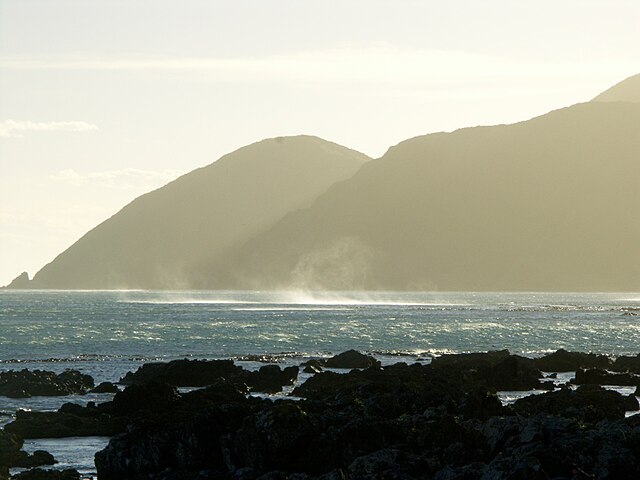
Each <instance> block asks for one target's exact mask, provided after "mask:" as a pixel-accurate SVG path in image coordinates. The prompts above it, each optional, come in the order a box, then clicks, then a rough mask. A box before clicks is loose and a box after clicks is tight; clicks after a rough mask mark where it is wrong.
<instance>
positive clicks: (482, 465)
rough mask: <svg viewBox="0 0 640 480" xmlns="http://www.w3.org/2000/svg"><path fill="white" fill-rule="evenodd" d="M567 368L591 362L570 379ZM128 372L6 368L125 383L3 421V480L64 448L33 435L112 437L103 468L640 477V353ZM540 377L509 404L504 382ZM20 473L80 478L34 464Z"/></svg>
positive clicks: (152, 475)
mask: <svg viewBox="0 0 640 480" xmlns="http://www.w3.org/2000/svg"><path fill="white" fill-rule="evenodd" d="M301 371H304V372H305V375H308V376H309V378H308V379H307V380H306V381H305V382H304V383H300V382H296V380H297V378H298V376H299V374H300V372H301ZM338 371H341V372H342V373H338ZM562 372H576V373H575V377H574V378H573V379H572V380H571V382H568V383H560V382H559V381H558V380H557V379H555V378H554V377H555V376H556V374H557V373H562ZM119 383H120V384H121V386H122V387H124V389H123V390H120V388H118V387H117V386H115V385H113V384H107V383H103V384H101V385H99V386H98V387H94V382H93V379H92V378H91V377H88V376H83V375H82V374H80V373H79V372H73V371H70V372H65V373H63V374H60V375H57V376H56V375H55V374H51V372H37V371H33V372H30V371H26V370H23V371H21V372H5V373H2V374H0V395H7V392H8V394H10V395H14V396H20V397H21V398H24V397H28V396H29V395H42V394H46V395H65V394H69V393H82V392H88V391H104V392H117V393H115V395H114V397H113V400H112V401H109V402H104V403H99V404H96V403H92V402H89V403H88V404H87V405H86V406H81V405H77V404H73V403H66V404H64V405H63V406H62V407H61V408H60V409H59V410H58V411H56V412H35V411H34V412H30V411H18V412H17V413H16V417H15V420H14V421H13V422H11V423H9V424H7V425H6V426H5V427H4V429H3V430H0V480H4V479H7V478H9V468H14V467H23V468H27V467H36V466H42V465H51V464H52V463H53V462H54V461H55V459H53V458H52V457H51V456H50V455H48V454H46V452H37V454H36V453H34V454H31V455H29V454H27V453H25V452H24V451H22V450H21V447H22V441H23V439H30V438H52V437H57V438H64V437H72V436H73V437H75V436H110V437H112V438H111V441H110V443H109V445H108V446H107V447H106V448H105V449H104V450H102V451H100V452H98V453H97V454H96V457H95V464H96V469H97V472H98V477H99V480H128V479H130V480H142V479H156V480H209V479H215V480H218V479H219V480H224V479H243V480H258V479H259V480H280V479H292V480H293V479H295V480H305V479H322V480H338V479H423V478H426V479H434V480H466V479H484V480H498V479H523V480H529V479H533V480H538V479H541V480H542V479H556V480H560V479H567V480H569V479H571V480H578V479H623V480H624V479H637V478H640V415H637V416H635V415H634V416H628V412H631V411H637V410H638V409H639V408H640V407H639V405H638V400H637V398H636V395H638V394H640V392H639V391H638V390H639V386H640V355H638V356H636V357H618V358H616V359H615V360H613V359H611V358H609V357H607V356H604V355H594V354H585V353H579V352H566V351H564V350H559V351H557V352H554V353H552V354H549V355H546V356H544V357H541V358H537V359H531V358H526V357H522V356H518V355H512V354H510V353H509V352H508V351H496V352H488V353H470V354H455V355H454V354H452V355H442V356H440V357H437V358H434V359H433V361H432V362H431V363H430V364H420V363H416V364H406V363H402V362H400V363H396V364H393V365H388V366H381V365H380V362H379V361H378V360H376V359H375V358H373V357H371V356H368V355H363V354H360V353H358V352H355V351H349V352H344V353H342V354H340V355H337V356H335V357H333V358H330V359H311V360H309V361H307V362H305V363H304V364H300V365H299V366H295V367H287V368H284V369H282V368H280V367H279V366H278V365H264V366H263V367H261V368H260V369H259V370H256V371H249V370H245V369H243V368H241V367H239V366H237V365H236V364H235V363H234V362H233V361H231V360H206V361H205V360H176V361H172V362H166V363H149V364H145V365H143V366H142V367H140V368H139V369H138V370H137V371H135V372H130V373H129V374H127V375H125V376H124V377H123V378H122V379H121V380H120V382H119ZM47 385H48V386H49V387H50V388H48V389H47V388H45V387H46V386H47ZM294 385H296V386H295V389H293V391H292V392H291V394H290V395H289V396H284V395H283V396H281V397H279V398H278V399H276V400H274V399H273V397H272V398H268V395H267V394H273V393H274V392H281V391H282V389H283V388H285V389H288V390H291V389H292V387H293V386H294ZM603 385H607V386H608V385H616V386H627V387H634V386H635V387H636V391H635V394H631V395H622V394H620V393H618V392H616V391H613V390H611V389H607V388H603ZM179 387H198V388H197V389H194V390H191V391H185V389H184V388H182V389H181V390H180V391H179V390H178V388H179ZM3 389H4V390H3ZM532 390H535V391H536V392H537V393H538V394H536V395H528V396H525V397H524V398H520V399H518V400H516V401H515V402H513V403H512V404H509V405H503V404H502V403H501V402H500V400H499V399H498V396H497V395H496V393H497V392H499V391H522V392H530V391H532ZM2 392H5V393H2ZM42 392H47V393H42ZM51 392H58V393H51ZM65 392H69V393H65ZM543 392H544V393H543ZM258 394H260V395H258ZM12 478H16V479H21V480H38V479H56V480H71V479H76V478H80V476H79V475H78V474H77V472H74V471H47V470H41V469H32V470H27V471H25V472H23V473H20V474H17V475H14V476H13V477H12Z"/></svg>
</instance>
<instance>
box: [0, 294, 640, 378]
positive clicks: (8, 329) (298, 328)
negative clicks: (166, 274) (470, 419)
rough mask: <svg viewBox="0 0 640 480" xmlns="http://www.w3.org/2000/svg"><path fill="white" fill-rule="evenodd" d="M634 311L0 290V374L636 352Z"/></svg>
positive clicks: (594, 304) (405, 299) (616, 301)
mask: <svg viewBox="0 0 640 480" xmlns="http://www.w3.org/2000/svg"><path fill="white" fill-rule="evenodd" d="M639 314H640V296H639V295H638V294H609V293H607V294H556V293H554V294H540V293H532V294H521V293H517V294H515V293H442V292H434V293H393V292H367V293H359V292H357V293H355V292H332V293H325V292H306V291H296V292H275V293H274V292H259V291H258V292H234V291H225V292H213V291H189V292H161V291H121V292H118V291H93V292H91V291H86V292H70V291H56V292H52V291H3V292H2V293H0V362H1V363H0V367H1V368H3V369H4V368H14V367H15V364H16V362H18V361H20V362H25V361H26V362H27V363H31V362H34V361H45V363H46V364H61V365H60V368H62V364H67V365H64V367H65V368H66V367H68V363H69V362H74V363H77V364H79V365H82V364H88V363H91V364H95V365H98V364H99V365H101V368H100V370H101V373H99V376H104V377H105V379H112V377H113V376H114V375H115V373H113V374H110V373H109V371H110V370H114V369H115V370H118V372H120V371H121V370H122V368H123V367H124V366H125V365H126V366H127V367H129V366H131V365H133V364H137V363H141V362H143V361H145V360H150V359H170V358H180V357H185V356H188V357H194V358H196V357H197V358H221V357H232V356H241V355H247V354H280V353H282V352H287V353H294V354H297V355H300V356H310V355H326V354H329V353H336V352H340V351H344V350H347V349H350V348H355V349H358V350H363V351H370V352H387V353H394V352H406V353H413V354H438V353H440V352H443V351H451V352H463V351H482V350H492V349H502V348H508V349H509V350H511V351H512V352H515V353H522V354H527V355H535V354H541V353H543V352H548V351H552V350H555V349H558V348H566V349H568V350H580V351H593V352H601V353H607V354H610V355H621V354H633V355H635V354H636V353H638V352H637V349H638V347H637V346H638V345H639V344H640V324H638V321H637V319H638V315H639ZM116 365H120V367H122V368H120V367H118V368H116ZM115 370H114V372H115Z"/></svg>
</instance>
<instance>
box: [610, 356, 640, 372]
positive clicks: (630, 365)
mask: <svg viewBox="0 0 640 480" xmlns="http://www.w3.org/2000/svg"><path fill="white" fill-rule="evenodd" d="M611 370H614V371H616V372H632V373H637V374H640V353H639V354H638V355H636V356H635V357H628V356H626V355H622V356H620V357H618V358H616V361H615V362H613V367H611Z"/></svg>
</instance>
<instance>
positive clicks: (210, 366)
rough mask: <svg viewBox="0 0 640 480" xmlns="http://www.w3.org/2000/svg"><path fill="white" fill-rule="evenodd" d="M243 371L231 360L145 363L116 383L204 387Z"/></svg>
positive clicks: (240, 374)
mask: <svg viewBox="0 0 640 480" xmlns="http://www.w3.org/2000/svg"><path fill="white" fill-rule="evenodd" d="M243 372H244V370H242V368H241V367H238V366H236V365H234V363H233V361H232V360H174V361H171V362H166V363H145V364H144V365H142V366H141V367H140V368H139V369H138V370H136V371H135V372H133V373H132V372H129V373H127V374H126V375H125V376H124V377H123V378H122V379H120V381H119V382H118V383H120V384H122V385H132V384H140V383H152V382H153V383H167V384H169V385H174V386H176V387H206V386H207V385H211V384H212V383H214V382H215V381H216V380H218V379H220V378H225V379H227V380H233V379H236V378H238V377H242V376H243Z"/></svg>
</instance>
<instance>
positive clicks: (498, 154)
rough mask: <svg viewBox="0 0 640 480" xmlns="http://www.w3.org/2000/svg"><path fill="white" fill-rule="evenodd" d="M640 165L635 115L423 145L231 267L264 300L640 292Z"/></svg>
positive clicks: (249, 248)
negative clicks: (322, 295) (310, 295)
mask: <svg viewBox="0 0 640 480" xmlns="http://www.w3.org/2000/svg"><path fill="white" fill-rule="evenodd" d="M639 162H640V104H634V103H605V102H593V103H586V104H579V105H575V106H573V107H570V108H565V109H562V110H558V111H554V112H551V113H549V114H547V115H543V116H541V117H538V118H534V119H531V120H529V121H526V122H522V123H518V124H514V125H500V126H494V127H478V128H468V129H463V130H459V131H456V132H453V133H439V134H433V135H426V136H422V137H417V138H413V139H411V140H407V141H405V142H402V143H400V144H399V145H397V146H395V147H393V148H391V149H390V150H389V151H388V152H387V154H386V155H384V156H383V157H382V158H381V159H378V160H374V161H372V162H369V163H368V164H367V165H365V166H364V167H363V168H362V169H361V170H360V171H359V172H358V173H357V174H356V175H355V176H354V177H352V178H351V179H349V180H347V181H345V182H342V183H340V184H338V185H336V186H334V187H333V188H331V189H330V190H329V191H328V192H327V193H326V194H324V195H323V196H321V197H320V198H319V199H318V200H317V201H316V202H315V203H314V205H313V206H312V207H311V208H309V209H306V210H303V211H299V212H296V213H293V214H290V215H288V216H287V217H285V218H284V219H283V220H282V221H280V222H278V223H277V224H276V225H275V226H274V227H273V228H272V229H271V230H270V231H268V232H267V233H265V234H263V235H260V236H258V237H257V238H255V239H253V240H252V241H251V242H250V243H249V244H247V245H246V246H245V247H244V248H241V249H239V250H238V251H237V253H236V257H235V258H236V260H235V261H234V262H232V263H230V265H229V267H228V268H229V271H230V272H232V271H236V272H242V275H241V276H239V277H238V281H239V283H238V286H242V287H250V288H256V287H260V288H268V287H274V288H276V287H277V288H288V287H303V288H329V289H352V288H353V289H388V290H398V289H440V290H561V291H600V290H617V291H637V290H639V289H640V248H638V245H640V222H639V221H638V219H637V212H638V211H640V190H639V189H638V180H639V179H640V163H639ZM247 279H250V281H249V282H247V281H246V280H247Z"/></svg>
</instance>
